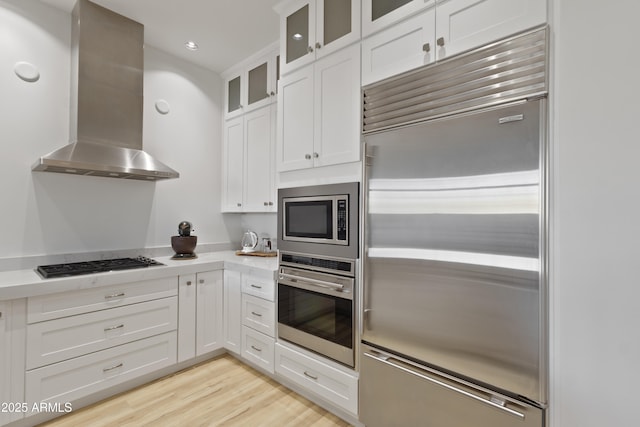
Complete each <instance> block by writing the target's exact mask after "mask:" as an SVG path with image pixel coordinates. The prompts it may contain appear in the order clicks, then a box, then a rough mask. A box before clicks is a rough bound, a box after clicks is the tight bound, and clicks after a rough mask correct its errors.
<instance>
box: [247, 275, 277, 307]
mask: <svg viewBox="0 0 640 427" xmlns="http://www.w3.org/2000/svg"><path fill="white" fill-rule="evenodd" d="M275 289H276V287H275V284H274V280H273V279H265V278H263V277H255V276H249V275H245V274H243V275H242V292H243V293H245V294H249V295H253V296H256V297H258V298H262V299H266V300H269V301H275V299H276V291H275Z"/></svg>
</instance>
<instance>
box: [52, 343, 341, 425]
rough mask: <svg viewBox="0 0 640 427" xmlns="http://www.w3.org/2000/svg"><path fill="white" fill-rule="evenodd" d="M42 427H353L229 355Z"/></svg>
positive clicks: (70, 414) (72, 413) (74, 412)
mask: <svg viewBox="0 0 640 427" xmlns="http://www.w3.org/2000/svg"><path fill="white" fill-rule="evenodd" d="M42 426H47V427H69V426H91V427H100V426H109V427H111V426H118V427H122V426H132V427H133V426H136V427H138V426H171V427H172V426H180V427H182V426H189V427H192V426H246V427H253V426H265V427H266V426H277V427H283V426H305V427H307V426H314V427H330V426H343V427H346V426H349V424H348V423H346V422H345V421H343V420H341V419H340V418H338V417H336V416H334V415H333V414H331V413H329V412H327V411H325V410H324V409H322V408H320V407H319V406H317V405H315V404H313V403H311V402H310V401H308V400H307V399H305V398H303V397H301V396H300V395H298V394H296V393H294V392H292V391H291V390H289V389H287V388H286V387H284V386H282V385H280V384H279V383H277V382H276V381H274V380H272V379H271V378H269V377H267V376H265V375H263V374H261V373H259V372H258V371H256V370H254V369H252V368H250V367H249V366H247V365H245V364H243V363H241V362H240V361H238V360H236V359H235V358H234V357H232V356H230V355H223V356H221V357H219V358H216V359H213V360H210V361H207V362H204V363H201V364H199V365H196V366H194V367H192V368H189V369H186V370H184V371H180V372H178V373H176V374H173V375H171V376H168V377H165V378H161V379H159V380H156V381H154V382H152V383H150V384H146V385H144V386H141V387H138V388H136V389H134V390H130V391H128V392H125V393H122V394H119V395H117V396H114V397H111V398H109V399H107V400H104V401H102V402H99V403H96V404H94V405H91V406H88V407H86V408H83V409H79V410H77V411H73V412H71V413H69V414H67V415H64V416H62V417H60V418H57V419H55V420H52V421H49V422H47V423H45V424H42Z"/></svg>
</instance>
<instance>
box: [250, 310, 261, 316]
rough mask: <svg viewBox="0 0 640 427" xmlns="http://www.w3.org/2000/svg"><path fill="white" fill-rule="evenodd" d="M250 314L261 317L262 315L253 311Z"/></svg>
mask: <svg viewBox="0 0 640 427" xmlns="http://www.w3.org/2000/svg"><path fill="white" fill-rule="evenodd" d="M251 314H253V315H254V316H258V317H262V314H260V313H256V312H255V311H252V312H251Z"/></svg>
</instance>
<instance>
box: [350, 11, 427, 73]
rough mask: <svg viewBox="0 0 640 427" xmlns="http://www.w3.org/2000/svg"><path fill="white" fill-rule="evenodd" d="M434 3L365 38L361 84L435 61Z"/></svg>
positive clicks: (363, 42)
mask: <svg viewBox="0 0 640 427" xmlns="http://www.w3.org/2000/svg"><path fill="white" fill-rule="evenodd" d="M435 20H436V13H435V9H434V8H433V7H432V8H430V9H428V10H426V11H424V12H423V13H421V14H419V15H416V16H413V17H411V18H410V19H407V20H406V21H403V22H401V23H399V24H397V25H394V26H392V27H389V28H387V29H386V30H384V31H381V32H379V33H376V34H374V35H372V36H370V37H367V38H366V39H364V40H362V85H363V86H366V85H368V84H370V83H373V82H376V81H378V80H382V79H384V78H387V77H390V76H393V75H396V74H398V73H401V72H403V71H406V70H410V69H412V68H416V67H419V66H421V65H426V64H428V63H430V62H433V61H435V53H436V49H435V24H436V22H435Z"/></svg>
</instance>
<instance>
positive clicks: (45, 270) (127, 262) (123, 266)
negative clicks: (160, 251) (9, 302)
mask: <svg viewBox="0 0 640 427" xmlns="http://www.w3.org/2000/svg"><path fill="white" fill-rule="evenodd" d="M156 265H164V264H162V263H160V262H158V261H156V260H154V259H151V258H146V257H142V256H139V257H136V258H114V259H102V260H98V261H83V262H71V263H67V264H51V265H40V266H38V268H36V271H37V272H38V273H39V274H40V275H41V276H42V277H44V278H45V279H51V278H54V277H65V276H79V275H81V274H92V273H100V272H103V271H113V270H131V269H134V268H145V267H152V266H156Z"/></svg>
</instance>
